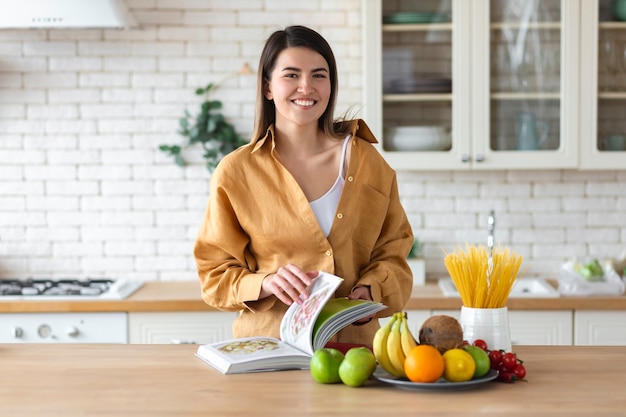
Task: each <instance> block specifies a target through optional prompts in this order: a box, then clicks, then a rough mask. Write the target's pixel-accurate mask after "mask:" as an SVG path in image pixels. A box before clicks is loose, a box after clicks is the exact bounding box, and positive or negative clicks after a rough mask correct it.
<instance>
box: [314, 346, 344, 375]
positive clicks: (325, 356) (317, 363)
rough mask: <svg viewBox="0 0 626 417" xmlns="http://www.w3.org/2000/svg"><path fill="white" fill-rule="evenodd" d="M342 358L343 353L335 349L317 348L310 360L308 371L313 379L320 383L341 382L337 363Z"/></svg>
mask: <svg viewBox="0 0 626 417" xmlns="http://www.w3.org/2000/svg"><path fill="white" fill-rule="evenodd" d="M343 360H344V355H343V353H341V352H340V351H339V350H337V349H333V348H321V349H317V350H316V351H315V352H314V353H313V356H312V357H311V362H310V366H309V367H310V371H311V376H312V377H313V379H314V380H315V381H317V382H319V383H320V384H336V383H338V382H341V378H339V365H341V363H342V362H343Z"/></svg>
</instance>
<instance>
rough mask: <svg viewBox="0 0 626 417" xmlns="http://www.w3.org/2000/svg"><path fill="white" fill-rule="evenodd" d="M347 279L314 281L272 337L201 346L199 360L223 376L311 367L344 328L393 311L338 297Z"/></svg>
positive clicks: (323, 276)
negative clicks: (338, 292) (327, 344)
mask: <svg viewBox="0 0 626 417" xmlns="http://www.w3.org/2000/svg"><path fill="white" fill-rule="evenodd" d="M342 281H343V279H342V278H339V277H337V276H335V275H332V274H328V273H326V272H320V274H319V275H318V276H317V278H315V279H314V280H313V284H311V287H310V288H309V297H308V298H307V299H306V300H304V301H303V303H302V304H297V303H293V304H291V306H289V308H288V309H287V311H286V312H285V315H284V316H283V319H282V320H281V323H280V340H279V339H276V338H272V337H247V338H239V339H231V340H226V341H222V342H217V343H211V344H208V345H201V346H199V347H198V350H197V352H196V356H197V357H199V358H200V359H202V360H203V361H205V362H207V363H208V364H209V365H211V366H213V367H214V368H215V369H217V370H218V371H220V372H221V373H223V374H235V373H244V372H266V371H278V370H285V369H308V368H309V362H310V360H311V356H313V353H314V352H315V350H317V349H319V348H322V347H324V346H325V345H326V343H328V341H329V340H330V339H331V338H332V337H333V336H334V335H335V334H336V333H337V332H338V331H339V330H341V329H343V328H344V327H346V326H348V325H349V324H351V323H354V322H355V321H357V320H359V319H362V318H364V317H367V316H370V315H372V314H374V313H376V312H378V311H381V310H384V309H385V308H387V306H385V305H384V304H381V303H376V302H372V301H366V300H348V299H347V298H333V296H334V294H335V290H336V289H337V287H339V285H340V284H341V282H342Z"/></svg>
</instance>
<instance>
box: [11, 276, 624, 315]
mask: <svg viewBox="0 0 626 417" xmlns="http://www.w3.org/2000/svg"><path fill="white" fill-rule="evenodd" d="M507 307H508V308H509V310H626V296H624V295H622V296H619V297H559V298H510V299H509V301H508V303H507ZM460 308H461V300H460V298H447V297H444V296H443V295H442V293H441V290H440V289H439V287H438V286H437V283H436V282H431V281H428V282H427V283H426V285H424V286H420V287H415V289H414V291H413V294H412V296H411V299H410V300H409V302H408V304H407V305H406V307H405V309H406V310H433V309H437V310H455V309H460ZM212 310H213V311H214V310H215V309H213V308H211V307H209V306H208V305H206V304H205V303H204V301H203V300H202V298H201V297H200V284H199V283H198V282H197V281H161V282H153V281H150V282H146V283H145V284H144V285H143V286H142V287H141V288H140V289H139V290H137V291H136V292H135V293H134V294H132V295H131V296H130V297H128V298H127V299H125V300H71V301H68V300H65V301H36V300H28V301H23V300H12V301H11V300H1V299H0V313H29V312H102V311H128V312H139V311H144V312H145V311H164V312H165V311H212Z"/></svg>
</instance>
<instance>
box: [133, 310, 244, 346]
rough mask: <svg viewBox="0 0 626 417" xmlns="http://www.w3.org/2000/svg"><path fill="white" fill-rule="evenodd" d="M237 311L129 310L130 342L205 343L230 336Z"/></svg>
mask: <svg viewBox="0 0 626 417" xmlns="http://www.w3.org/2000/svg"><path fill="white" fill-rule="evenodd" d="M236 317H237V313H226V312H195V311H194V312H176V313H172V312H168V313H129V315H128V330H129V342H130V343H156V344H172V343H198V344H207V343H213V342H218V341H220V340H226V339H230V338H232V323H233V320H235V318H236Z"/></svg>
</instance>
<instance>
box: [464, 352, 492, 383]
mask: <svg viewBox="0 0 626 417" xmlns="http://www.w3.org/2000/svg"><path fill="white" fill-rule="evenodd" d="M464 349H465V351H466V352H467V353H469V354H470V355H472V359H474V363H475V364H476V370H475V371H474V376H473V378H480V377H481V376H485V375H487V372H489V369H490V368H491V361H490V360H489V355H488V354H487V352H485V351H484V350H482V349H481V348H479V347H478V346H472V345H468V346H465V347H464Z"/></svg>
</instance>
